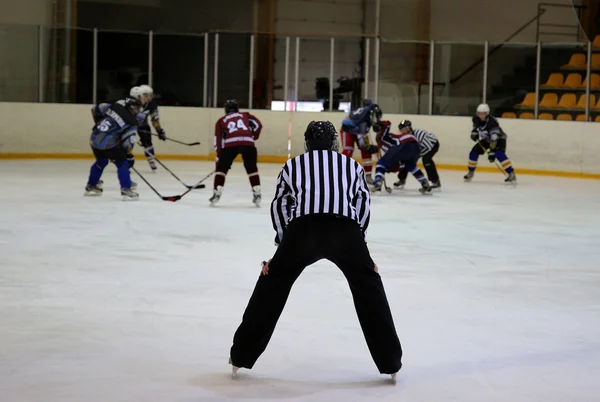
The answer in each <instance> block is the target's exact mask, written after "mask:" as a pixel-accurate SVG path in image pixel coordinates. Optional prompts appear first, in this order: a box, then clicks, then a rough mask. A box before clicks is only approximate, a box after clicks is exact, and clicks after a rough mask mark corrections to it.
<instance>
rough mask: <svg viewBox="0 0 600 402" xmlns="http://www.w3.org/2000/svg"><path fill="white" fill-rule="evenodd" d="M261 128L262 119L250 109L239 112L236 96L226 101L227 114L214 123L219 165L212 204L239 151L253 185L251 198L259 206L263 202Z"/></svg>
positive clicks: (216, 198) (221, 190) (219, 195)
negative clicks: (259, 150) (258, 143)
mask: <svg viewBox="0 0 600 402" xmlns="http://www.w3.org/2000/svg"><path fill="white" fill-rule="evenodd" d="M261 130H262V124H261V123H260V120H258V119H257V118H256V117H255V116H253V115H251V114H250V113H248V112H240V108H239V106H238V103H237V101H236V100H228V101H227V102H225V116H223V117H221V118H220V119H219V120H218V121H217V124H215V144H214V145H215V151H216V152H217V168H216V174H215V181H214V189H213V195H212V197H211V198H210V200H209V201H210V203H211V205H215V204H216V203H217V202H218V201H219V199H220V198H221V193H222V192H223V186H225V177H226V176H227V172H228V171H229V169H231V165H232V164H233V161H234V160H235V158H236V157H237V156H238V155H240V154H241V155H242V159H243V160H244V167H245V168H246V173H248V178H249V179H250V186H252V195H253V198H252V202H253V203H254V204H256V206H258V205H259V204H260V201H261V194H260V177H259V175H258V167H257V165H256V164H257V152H256V147H255V145H254V142H255V141H256V140H257V139H258V137H259V136H260V131H261Z"/></svg>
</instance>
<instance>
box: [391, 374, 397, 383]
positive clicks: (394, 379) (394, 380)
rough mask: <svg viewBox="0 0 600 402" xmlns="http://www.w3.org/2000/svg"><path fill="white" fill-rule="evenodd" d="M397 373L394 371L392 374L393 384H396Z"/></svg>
mask: <svg viewBox="0 0 600 402" xmlns="http://www.w3.org/2000/svg"><path fill="white" fill-rule="evenodd" d="M397 374H398V373H394V374H392V375H391V376H392V384H394V385H396V376H397Z"/></svg>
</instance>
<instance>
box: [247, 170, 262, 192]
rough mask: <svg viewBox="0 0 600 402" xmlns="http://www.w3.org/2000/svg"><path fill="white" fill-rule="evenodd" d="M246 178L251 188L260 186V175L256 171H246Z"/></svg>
mask: <svg viewBox="0 0 600 402" xmlns="http://www.w3.org/2000/svg"><path fill="white" fill-rule="evenodd" d="M248 180H250V186H251V187H252V188H254V187H256V186H260V176H259V175H258V172H253V173H248Z"/></svg>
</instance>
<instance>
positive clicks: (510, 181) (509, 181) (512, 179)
mask: <svg viewBox="0 0 600 402" xmlns="http://www.w3.org/2000/svg"><path fill="white" fill-rule="evenodd" d="M504 183H506V184H512V185H513V186H516V185H517V176H516V175H515V172H512V173H509V174H508V177H507V178H506V180H504Z"/></svg>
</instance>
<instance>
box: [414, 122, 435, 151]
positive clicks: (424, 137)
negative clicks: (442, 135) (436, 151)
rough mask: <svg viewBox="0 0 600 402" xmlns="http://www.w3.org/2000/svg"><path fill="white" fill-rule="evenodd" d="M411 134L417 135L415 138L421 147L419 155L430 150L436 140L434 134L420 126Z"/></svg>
mask: <svg viewBox="0 0 600 402" xmlns="http://www.w3.org/2000/svg"><path fill="white" fill-rule="evenodd" d="M413 135H414V136H415V137H417V140H418V141H419V146H420V148H421V156H423V155H425V154H426V153H427V152H429V151H431V150H432V149H433V147H434V146H435V144H436V143H437V142H438V139H437V137H436V136H435V134H433V133H430V132H429V131H427V130H421V129H420V128H417V129H416V130H414V132H413Z"/></svg>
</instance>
